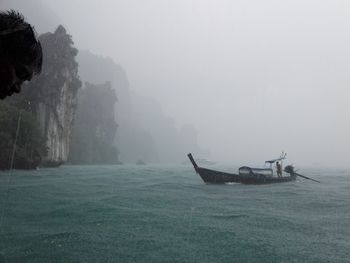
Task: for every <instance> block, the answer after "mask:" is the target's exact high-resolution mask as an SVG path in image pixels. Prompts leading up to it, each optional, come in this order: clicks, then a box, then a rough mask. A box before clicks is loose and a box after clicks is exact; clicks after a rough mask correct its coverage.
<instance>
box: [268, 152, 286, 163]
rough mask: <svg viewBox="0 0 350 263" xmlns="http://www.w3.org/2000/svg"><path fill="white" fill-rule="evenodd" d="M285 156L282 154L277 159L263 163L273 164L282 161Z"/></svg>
mask: <svg viewBox="0 0 350 263" xmlns="http://www.w3.org/2000/svg"><path fill="white" fill-rule="evenodd" d="M286 156H287V154H286V153H282V155H281V156H280V157H279V158H276V159H272V160H268V161H265V163H269V164H273V163H275V162H278V161H282V160H284V159H286Z"/></svg>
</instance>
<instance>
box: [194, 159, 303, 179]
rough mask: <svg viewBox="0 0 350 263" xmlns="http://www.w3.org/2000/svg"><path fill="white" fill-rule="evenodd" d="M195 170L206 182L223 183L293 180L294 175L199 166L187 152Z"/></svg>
mask: <svg viewBox="0 0 350 263" xmlns="http://www.w3.org/2000/svg"><path fill="white" fill-rule="evenodd" d="M188 158H189V159H190V161H191V163H192V165H193V167H194V169H195V171H196V172H197V173H198V174H199V176H200V177H201V178H202V180H203V181H204V182H205V183H207V184H225V183H242V184H273V183H285V182H291V181H295V179H296V175H295V174H291V175H289V176H283V177H268V176H247V175H244V176H242V175H239V174H232V173H226V172H221V171H216V170H211V169H206V168H202V167H199V166H198V165H197V164H196V162H195V161H194V159H193V157H192V155H191V154H188Z"/></svg>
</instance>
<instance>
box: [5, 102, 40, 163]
mask: <svg viewBox="0 0 350 263" xmlns="http://www.w3.org/2000/svg"><path fill="white" fill-rule="evenodd" d="M19 118H20V121H18V120H19ZM0 127H1V129H0V169H10V168H11V158H12V153H13V149H14V145H15V141H16V133H17V128H18V136H17V143H16V151H15V155H14V162H13V167H12V168H14V169H33V168H36V167H37V166H38V165H39V164H40V162H41V159H42V158H43V157H44V156H45V155H46V147H45V139H44V137H43V136H42V134H41V132H40V129H39V123H38V122H37V120H36V118H35V116H34V115H33V114H31V113H29V112H26V111H24V110H21V109H20V108H19V107H18V106H16V105H15V104H11V103H9V102H5V101H1V102H0Z"/></svg>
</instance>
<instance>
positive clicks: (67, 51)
mask: <svg viewBox="0 0 350 263" xmlns="http://www.w3.org/2000/svg"><path fill="white" fill-rule="evenodd" d="M39 40H40V42H41V45H42V48H43V53H44V58H43V69H42V73H41V75H40V76H38V77H37V78H36V79H35V80H34V81H32V82H31V83H30V84H29V85H28V87H27V90H26V93H27V94H26V97H27V99H28V100H29V102H30V107H31V111H33V112H34V113H35V114H36V116H37V118H38V120H39V122H40V126H41V130H42V132H43V134H44V137H45V138H46V145H47V148H48V154H47V157H46V158H45V160H44V163H43V164H44V165H47V166H51V165H52V166H55V165H59V164H61V163H63V162H65V161H67V158H68V154H69V146H70V140H71V136H72V126H73V122H74V118H75V113H76V108H77V92H78V89H79V88H80V86H81V81H80V80H79V77H78V64H77V62H76V61H75V57H76V55H77V53H78V50H77V49H76V48H74V47H73V41H72V39H71V36H70V35H68V34H67V33H66V30H65V29H64V28H63V26H59V27H58V28H57V29H56V31H55V32H54V33H46V34H43V35H41V36H40V37H39Z"/></svg>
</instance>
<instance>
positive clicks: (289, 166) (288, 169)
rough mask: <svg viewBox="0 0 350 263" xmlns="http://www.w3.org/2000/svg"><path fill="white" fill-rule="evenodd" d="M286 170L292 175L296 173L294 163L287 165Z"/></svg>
mask: <svg viewBox="0 0 350 263" xmlns="http://www.w3.org/2000/svg"><path fill="white" fill-rule="evenodd" d="M284 171H285V172H286V173H289V174H291V175H292V174H294V167H293V166H292V165H287V166H286V167H284Z"/></svg>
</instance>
